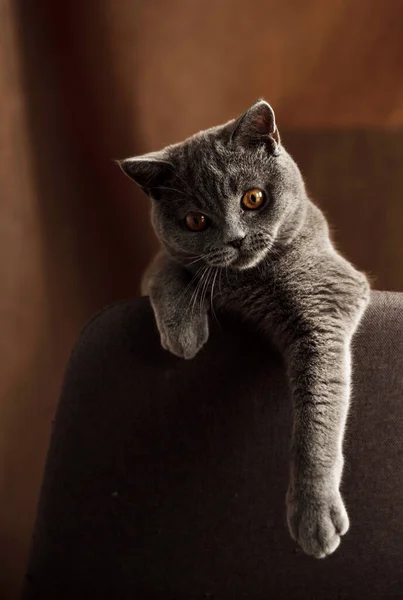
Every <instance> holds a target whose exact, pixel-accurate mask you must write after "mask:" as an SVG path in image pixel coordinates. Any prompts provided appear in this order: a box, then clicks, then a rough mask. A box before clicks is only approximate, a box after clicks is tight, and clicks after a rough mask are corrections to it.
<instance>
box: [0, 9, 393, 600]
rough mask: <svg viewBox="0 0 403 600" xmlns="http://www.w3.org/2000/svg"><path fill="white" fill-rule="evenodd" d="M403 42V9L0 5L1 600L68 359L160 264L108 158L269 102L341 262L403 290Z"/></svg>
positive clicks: (140, 203)
mask: <svg viewBox="0 0 403 600" xmlns="http://www.w3.org/2000/svg"><path fill="white" fill-rule="evenodd" d="M402 29H403V2H402V1H401V0H396V1H394V0H388V1H387V2H385V1H384V0H366V2H363V1H362V0H327V1H326V2H324V1H323V0H249V2H245V1H244V0H232V1H231V0H215V1H212V0H211V1H208V0H97V1H94V0H92V1H89V0H80V1H79V2H78V1H77V2H55V1H51V0H42V1H39V2H25V1H23V0H0V44H1V46H0V103H1V104H0V108H1V110H0V124H1V125H0V151H1V160H0V277H1V279H0V281H1V288H0V289H1V295H0V332H1V333H0V382H1V387H0V598H2V599H6V598H17V597H18V590H19V586H20V582H21V578H22V574H23V572H24V567H25V562H26V558H27V552H28V548H29V543H30V535H31V530H32V526H33V520H34V515H35V509H36V502H37V497H38V491H39V486H40V482H41V478H42V471H43V466H44V460H45V455H46V450H47V446H48V441H49V434H50V430H51V422H52V418H53V415H54V411H55V407H56V403H57V399H58V395H59V391H60V386H61V382H62V377H63V372H64V368H65V364H66V361H67V359H68V356H69V353H70V351H71V348H72V345H73V343H74V340H75V338H76V337H77V335H78V333H79V331H80V329H81V328H82V326H83V325H84V323H85V321H86V320H87V319H88V318H89V317H90V316H91V314H93V313H94V312H96V311H97V310H99V309H100V308H102V307H103V306H105V305H107V304H108V303H112V302H115V301H119V300H120V299H123V298H127V297H135V296H136V295H138V294H139V278H140V275H141V272H142V271H143V269H144V267H145V265H146V264H147V262H148V261H149V259H150V257H151V256H152V254H153V252H154V251H155V249H156V242H155V239H154V237H153V234H152V231H151V228H150V226H149V221H148V209H149V207H148V201H147V199H146V198H145V197H142V195H141V193H139V192H138V191H137V189H136V187H135V186H134V184H132V183H131V182H130V181H129V179H127V178H125V177H124V176H123V174H122V173H121V172H120V170H119V169H118V168H117V167H116V165H115V164H114V163H113V162H112V159H113V158H123V157H126V156H132V155H135V154H137V153H142V152H146V151H150V150H154V149H157V148H160V147H161V146H163V145H165V144H167V143H171V142H175V141H179V140H181V139H182V138H184V137H185V136H188V135H190V134H192V133H193V132H195V131H197V130H199V129H202V128H205V127H209V126H212V125H215V124H218V123H220V122H223V121H226V120H228V119H229V118H231V117H234V116H237V115H238V114H239V113H241V112H242V111H243V110H245V109H246V108H247V107H248V106H249V105H250V104H252V103H253V102H254V101H255V100H256V99H258V98H260V97H264V98H265V99H267V100H268V101H269V102H270V103H271V104H272V105H273V107H274V108H275V110H276V113H277V119H278V124H279V128H280V132H281V134H282V139H283V141H284V144H285V145H286V147H287V148H288V149H289V151H290V152H291V154H292V155H293V156H294V157H295V158H296V160H297V162H298V163H299V164H300V166H301V169H302V171H303V173H304V174H305V178H306V181H307V186H308V189H309V191H310V194H311V196H312V198H313V199H315V200H316V201H317V202H318V203H319V204H320V206H321V207H322V208H323V209H324V210H325V212H326V214H327V216H328V218H329V219H330V221H331V223H332V225H333V229H334V235H335V238H336V240H337V242H338V246H339V248H340V249H341V250H342V251H343V252H344V253H345V254H346V256H347V257H349V258H350V259H351V260H352V261H353V262H354V263H355V265H356V266H358V267H359V268H361V269H363V270H365V271H366V272H367V273H368V274H369V275H370V276H371V277H372V279H373V285H374V287H376V288H379V289H389V290H402V291H403V268H402V265H403V168H402V165H403V129H402V125H403V78H402V70H403V36H402Z"/></svg>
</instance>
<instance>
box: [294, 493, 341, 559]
mask: <svg viewBox="0 0 403 600" xmlns="http://www.w3.org/2000/svg"><path fill="white" fill-rule="evenodd" d="M287 521H288V527H289V530H290V533H291V536H292V537H293V539H294V540H296V542H298V544H299V545H300V546H301V548H302V549H303V550H304V552H306V554H310V555H311V556H314V557H315V558H324V557H325V556H328V555H329V554H332V552H334V551H335V550H336V549H337V548H338V546H339V544H340V541H341V536H342V535H344V534H345V533H346V532H347V530H348V528H349V520H348V516H347V512H346V509H345V508H344V504H343V501H342V499H341V496H340V493H339V492H338V491H336V492H333V493H331V494H326V495H323V494H315V493H313V492H310V493H308V494H300V495H299V496H298V495H295V494H291V493H289V494H288V496H287Z"/></svg>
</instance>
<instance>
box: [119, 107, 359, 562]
mask: <svg viewBox="0 0 403 600" xmlns="http://www.w3.org/2000/svg"><path fill="white" fill-rule="evenodd" d="M120 165H121V167H122V169H123V171H124V172H125V173H126V174H127V175H128V176H129V177H131V178H132V179H133V180H134V181H135V182H136V183H137V184H138V185H139V186H140V187H141V188H142V189H143V190H144V191H145V192H146V193H147V194H148V195H149V196H150V197H151V199H152V221H153V225H154V228H155V231H156V234H157V236H158V238H159V239H160V241H161V243H162V248H163V250H162V252H161V253H160V254H159V255H158V256H157V258H156V259H155V261H154V263H153V265H152V266H151V268H150V270H149V273H148V277H147V291H148V293H149V295H150V299H151V304H152V307H153V309H154V313H155V318H156V322H157V325H158V329H159V332H160V335H161V344H162V346H163V347H164V348H165V349H166V350H169V351H170V352H172V353H173V354H176V355H177V356H180V357H183V358H187V359H190V358H193V357H194V356H195V354H197V352H198V351H199V350H200V348H201V347H202V346H203V344H205V343H206V341H207V338H208V335H209V313H210V312H212V313H214V311H220V310H225V311H230V312H231V313H233V314H236V315H238V316H239V317H240V318H241V319H243V320H245V321H246V320H247V321H249V322H251V323H252V324H254V325H255V326H256V327H258V328H259V329H260V330H263V332H264V333H265V334H267V335H268V336H270V338H271V339H272V340H273V341H274V342H275V343H276V344H277V346H278V347H279V349H280V351H281V353H282V355H283V357H284V359H285V363H286V365H287V369H288V375H289V380H290V386H291V391H292V396H293V408H294V425H293V435H292V445H291V473H290V483H289V488H288V492H287V498H286V500H287V520H288V526H289V530H290V533H291V536H292V537H293V538H294V539H295V540H296V541H297V542H298V543H299V544H300V546H301V547H302V548H303V550H304V551H305V552H306V553H308V554H311V555H313V556H315V557H317V558H322V557H324V556H326V555H328V554H331V553H332V552H334V550H336V548H337V547H338V545H339V544H340V536H342V535H343V534H345V533H346V531H347V530H348V527H349V521H348V516H347V513H346V510H345V508H344V504H343V501H342V498H341V495H340V491H339V486H340V480H341V474H342V469H343V454H342V445H343V435H344V429H345V423H346V417H347V411H348V406H349V396H350V379H351V357H350V342H351V338H352V336H353V334H354V332H355V331H356V329H357V326H358V324H359V321H360V319H361V317H362V315H363V313H364V310H365V308H366V306H367V304H368V299H369V285H368V282H367V279H366V277H365V276H364V275H363V274H362V273H360V272H358V271H357V270H356V269H355V268H354V267H353V266H352V265H351V264H350V263H349V262H348V261H347V260H345V259H344V258H343V257H342V256H340V254H339V253H338V252H337V251H336V249H335V248H334V246H333V244H332V242H331V240H330V238H329V230H328V225H327V222H326V220H325V217H324V216H323V214H322V212H321V211H320V210H319V208H317V207H316V206H315V205H314V204H313V203H312V202H311V201H310V199H309V198H308V196H307V193H306V190H305V186H304V182H303V179H302V176H301V173H300V171H299V169H298V167H297V165H296V164H295V162H294V161H293V159H292V158H291V156H290V155H289V154H288V153H287V152H286V150H285V149H284V147H283V146H282V144H281V142H280V136H279V133H278V129H277V125H276V121H275V116H274V112H273V110H272V108H271V107H270V105H269V104H267V102H265V101H259V102H257V103H256V104H254V105H253V106H252V107H251V108H250V109H249V110H248V111H247V112H245V113H244V114H243V115H241V116H240V117H239V118H238V119H236V120H233V121H230V122H228V123H226V124H224V125H221V126H219V127H214V128H212V129H208V130H206V131H201V132H200V133H197V134H196V135H194V136H192V137H190V138H189V139H187V140H185V141H184V142H182V143H179V144H175V145H172V146H168V147H166V148H164V149H163V150H161V151H159V152H153V153H150V154H147V155H144V156H141V157H135V158H129V159H127V160H124V161H121V162H120Z"/></svg>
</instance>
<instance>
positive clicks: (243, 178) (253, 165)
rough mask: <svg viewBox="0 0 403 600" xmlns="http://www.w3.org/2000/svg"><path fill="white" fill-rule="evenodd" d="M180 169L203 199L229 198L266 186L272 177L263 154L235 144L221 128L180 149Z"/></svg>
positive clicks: (197, 135) (199, 135) (181, 173)
mask: <svg viewBox="0 0 403 600" xmlns="http://www.w3.org/2000/svg"><path fill="white" fill-rule="evenodd" d="M175 154H176V157H175V158H176V160H175V162H176V169H177V170H178V174H179V176H180V178H181V179H182V181H183V182H185V183H186V185H188V186H191V188H192V189H195V190H197V191H199V192H200V193H202V195H203V197H210V196H213V197H217V196H219V197H221V198H225V197H229V196H232V195H234V194H238V193H239V192H240V191H241V190H243V189H244V188H245V186H246V187H247V186H248V185H249V186H252V187H253V186H256V185H258V184H259V182H260V183H262V178H263V177H266V176H267V174H268V160H267V156H265V154H264V152H263V151H260V149H256V150H255V151H246V150H244V149H242V148H238V147H236V146H234V145H233V144H231V143H230V142H229V140H228V139H227V138H226V137H225V136H224V135H222V134H221V132H220V130H219V128H216V129H214V130H208V131H203V132H200V133H198V134H196V135H194V136H192V137H191V138H189V139H188V140H186V141H185V142H183V143H182V144H181V145H178V146H177V148H176V153H175Z"/></svg>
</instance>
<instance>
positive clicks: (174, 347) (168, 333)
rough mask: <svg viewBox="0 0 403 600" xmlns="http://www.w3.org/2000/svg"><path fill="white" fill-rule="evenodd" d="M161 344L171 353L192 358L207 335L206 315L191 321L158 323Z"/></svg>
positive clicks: (205, 340)
mask: <svg viewBox="0 0 403 600" xmlns="http://www.w3.org/2000/svg"><path fill="white" fill-rule="evenodd" d="M159 330H160V337H161V346H162V347H163V348H164V350H168V351H169V352H171V354H174V355H175V356H178V357H179V358H185V359H187V360H189V359H191V358H194V357H195V356H196V354H197V353H198V352H199V350H200V349H201V348H202V347H203V346H204V344H205V343H206V342H207V339H208V336H209V330H208V319H207V315H201V316H200V317H199V318H198V319H195V320H194V321H191V322H186V321H180V320H178V321H177V322H173V323H170V325H169V326H166V325H162V324H160V325H159Z"/></svg>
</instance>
